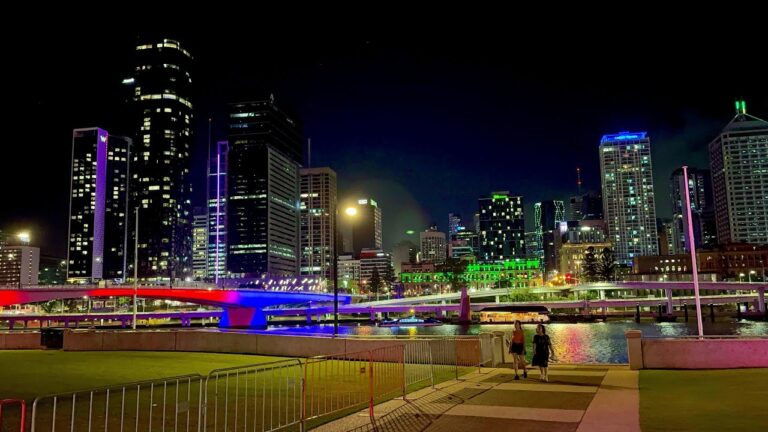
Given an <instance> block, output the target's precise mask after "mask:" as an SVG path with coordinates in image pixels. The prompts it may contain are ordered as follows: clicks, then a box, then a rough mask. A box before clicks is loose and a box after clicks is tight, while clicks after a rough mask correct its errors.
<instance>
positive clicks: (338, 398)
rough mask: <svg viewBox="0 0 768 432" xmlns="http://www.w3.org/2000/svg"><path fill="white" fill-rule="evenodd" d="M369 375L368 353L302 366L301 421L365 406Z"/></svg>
mask: <svg viewBox="0 0 768 432" xmlns="http://www.w3.org/2000/svg"><path fill="white" fill-rule="evenodd" d="M372 372H373V368H372V366H371V352H370V351H360V352H354V353H345V354H336V355H328V356H318V357H312V358H309V359H307V361H306V363H305V364H304V397H303V400H304V405H303V413H304V416H303V417H304V420H309V419H313V418H317V417H320V416H323V415H326V414H331V413H334V412H337V411H341V410H346V409H351V408H356V407H360V408H362V407H364V406H366V405H368V404H369V403H370V399H371V396H370V395H371V390H372V389H371V383H372V380H371V373H372Z"/></svg>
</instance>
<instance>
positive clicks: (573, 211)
mask: <svg viewBox="0 0 768 432" xmlns="http://www.w3.org/2000/svg"><path fill="white" fill-rule="evenodd" d="M567 216H568V220H582V219H602V218H603V197H602V196H600V194H599V193H595V192H587V193H586V194H583V195H576V196H572V197H571V198H570V200H569V207H568V215H567Z"/></svg>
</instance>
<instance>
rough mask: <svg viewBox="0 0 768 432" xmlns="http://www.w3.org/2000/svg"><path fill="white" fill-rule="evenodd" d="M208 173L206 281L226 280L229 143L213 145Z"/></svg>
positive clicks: (220, 142) (222, 142)
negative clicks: (214, 146)
mask: <svg viewBox="0 0 768 432" xmlns="http://www.w3.org/2000/svg"><path fill="white" fill-rule="evenodd" d="M212 153H213V154H211V155H210V168H209V170H208V270H207V272H208V278H209V279H211V280H213V282H214V283H217V284H218V282H219V279H220V278H226V277H227V185H228V183H227V160H228V159H227V158H228V156H229V141H219V142H217V143H216V148H215V151H214V152H212Z"/></svg>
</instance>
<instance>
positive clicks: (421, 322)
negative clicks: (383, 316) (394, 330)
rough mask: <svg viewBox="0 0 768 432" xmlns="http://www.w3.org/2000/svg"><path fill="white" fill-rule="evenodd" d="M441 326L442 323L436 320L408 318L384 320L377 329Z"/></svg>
mask: <svg viewBox="0 0 768 432" xmlns="http://www.w3.org/2000/svg"><path fill="white" fill-rule="evenodd" d="M440 325H443V323H442V322H440V321H438V320H436V319H435V318H426V319H422V318H416V317H415V316H410V317H408V318H400V319H397V320H384V321H382V322H381V323H379V327H414V326H420V327H430V326H440Z"/></svg>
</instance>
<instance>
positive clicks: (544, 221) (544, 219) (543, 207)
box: [533, 200, 565, 271]
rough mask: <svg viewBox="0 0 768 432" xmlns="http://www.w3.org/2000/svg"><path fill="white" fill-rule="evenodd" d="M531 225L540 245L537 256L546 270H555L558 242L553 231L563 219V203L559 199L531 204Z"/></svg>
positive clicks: (556, 266) (556, 267) (557, 267)
mask: <svg viewBox="0 0 768 432" xmlns="http://www.w3.org/2000/svg"><path fill="white" fill-rule="evenodd" d="M533 215H534V216H533V225H534V229H535V231H536V242H537V243H538V244H539V245H541V247H540V249H539V250H537V251H536V252H537V253H538V256H537V258H539V259H540V260H541V262H542V263H543V264H544V268H545V269H546V270H547V271H552V270H557V269H559V266H558V265H557V259H558V255H557V251H556V250H555V249H556V248H557V247H558V245H559V244H560V242H559V241H556V240H558V239H557V238H556V237H559V232H558V236H555V235H554V233H555V231H556V230H558V229H559V223H560V222H563V221H565V205H564V203H563V202H562V201H559V200H547V201H542V202H537V203H535V204H534V205H533Z"/></svg>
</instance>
